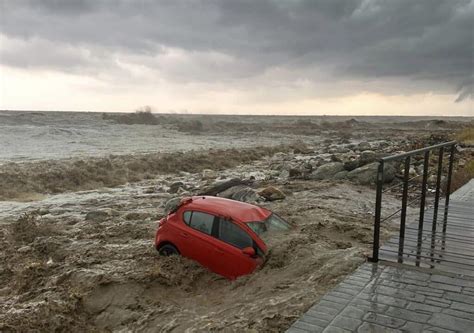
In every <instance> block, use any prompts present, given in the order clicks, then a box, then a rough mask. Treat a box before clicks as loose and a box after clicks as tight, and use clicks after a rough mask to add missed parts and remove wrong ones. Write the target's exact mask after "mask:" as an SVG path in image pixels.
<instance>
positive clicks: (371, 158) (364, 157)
mask: <svg viewBox="0 0 474 333" xmlns="http://www.w3.org/2000/svg"><path fill="white" fill-rule="evenodd" d="M376 160H377V154H376V153H375V152H374V151H372V150H364V151H363V152H362V153H360V157H359V166H363V165H366V164H369V163H373V162H375V161H376Z"/></svg>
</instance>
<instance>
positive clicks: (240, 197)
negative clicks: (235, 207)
mask: <svg viewBox="0 0 474 333" xmlns="http://www.w3.org/2000/svg"><path fill="white" fill-rule="evenodd" d="M217 196H218V197H221V198H227V199H232V200H237V201H242V202H249V203H253V202H256V201H258V199H260V198H259V196H258V194H257V192H256V191H255V190H254V189H253V188H251V187H248V186H245V185H237V186H233V187H230V188H228V189H226V190H225V191H223V192H220V193H218V194H217Z"/></svg>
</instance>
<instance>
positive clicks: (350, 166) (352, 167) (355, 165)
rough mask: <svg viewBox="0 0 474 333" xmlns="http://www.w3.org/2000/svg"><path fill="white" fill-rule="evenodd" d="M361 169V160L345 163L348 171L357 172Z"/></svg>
mask: <svg viewBox="0 0 474 333" xmlns="http://www.w3.org/2000/svg"><path fill="white" fill-rule="evenodd" d="M358 167H359V160H350V161H346V162H344V169H345V170H347V171H352V170H355V169H357V168H358Z"/></svg>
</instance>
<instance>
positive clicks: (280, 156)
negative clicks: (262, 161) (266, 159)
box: [271, 152, 288, 161]
mask: <svg viewBox="0 0 474 333" xmlns="http://www.w3.org/2000/svg"><path fill="white" fill-rule="evenodd" d="M287 157H288V154H286V153H283V152H278V153H275V154H274V155H273V156H272V158H271V160H272V161H284V160H286V159H287Z"/></svg>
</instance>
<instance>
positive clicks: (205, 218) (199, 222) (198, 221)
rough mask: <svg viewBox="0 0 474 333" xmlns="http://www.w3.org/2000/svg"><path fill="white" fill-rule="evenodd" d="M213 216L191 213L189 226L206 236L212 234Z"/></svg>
mask: <svg viewBox="0 0 474 333" xmlns="http://www.w3.org/2000/svg"><path fill="white" fill-rule="evenodd" d="M214 218H215V216H214V215H211V214H206V213H202V212H196V211H193V214H192V216H191V221H190V223H189V226H190V227H191V228H194V229H196V230H199V231H202V232H204V233H206V234H208V235H211V234H212V225H213V224H214Z"/></svg>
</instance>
